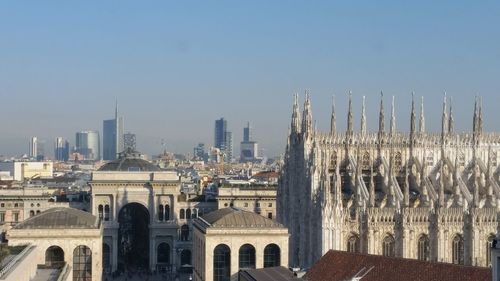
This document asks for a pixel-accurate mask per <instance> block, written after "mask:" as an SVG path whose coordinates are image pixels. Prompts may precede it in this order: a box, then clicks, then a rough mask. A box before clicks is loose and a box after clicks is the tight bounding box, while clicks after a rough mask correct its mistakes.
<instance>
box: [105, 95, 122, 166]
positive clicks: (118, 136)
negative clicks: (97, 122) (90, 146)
mask: <svg viewBox="0 0 500 281" xmlns="http://www.w3.org/2000/svg"><path fill="white" fill-rule="evenodd" d="M123 143H124V138H123V118H122V117H118V103H116V107H115V118H114V119H110V120H104V121H103V123H102V148H103V159H104V160H115V159H116V158H117V156H118V153H120V152H122V151H123V150H124V146H123Z"/></svg>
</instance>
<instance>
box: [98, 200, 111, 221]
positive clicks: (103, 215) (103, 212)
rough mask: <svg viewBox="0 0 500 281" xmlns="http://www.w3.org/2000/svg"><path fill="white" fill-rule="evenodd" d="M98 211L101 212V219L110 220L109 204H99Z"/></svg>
mask: <svg viewBox="0 0 500 281" xmlns="http://www.w3.org/2000/svg"><path fill="white" fill-rule="evenodd" d="M97 213H98V214H99V219H100V220H103V219H104V220H105V221H109V219H110V208H109V205H108V204H106V205H104V206H103V205H99V206H98V207H97Z"/></svg>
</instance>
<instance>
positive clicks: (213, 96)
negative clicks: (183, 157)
mask: <svg viewBox="0 0 500 281" xmlns="http://www.w3.org/2000/svg"><path fill="white" fill-rule="evenodd" d="M499 14H500V4H499V3H498V2H496V1H481V2H478V3H469V2H452V1H444V2H439V3H436V2H435V1H426V2H422V1H419V2H418V3H416V2H415V3H408V2H405V3H402V2H396V1H383V2H380V1H377V2H371V3H370V2H366V3H363V4H361V3H353V2H350V3H344V4H340V3H332V2H326V1H324V2H319V1H315V2H308V1H287V2H274V3H269V2H266V1H259V2H252V3H242V2H232V1H219V2H215V3H214V2H187V3H186V2H175V3H174V2H162V1H154V2H147V3H138V2H131V1H106V2H97V1H95V2H88V1H86V2H81V3H71V4H69V3H67V2H64V1H44V2H29V3H28V2H20V1H9V2H6V1H4V2H1V3H0V34H2V36H0V61H1V64H0V97H1V104H2V110H1V111H0V119H1V120H3V123H2V133H1V137H0V154H3V155H20V154H24V153H27V149H28V141H29V138H30V137H31V136H38V137H39V138H41V139H45V140H46V141H47V145H48V147H47V150H48V151H50V150H51V146H52V142H53V139H54V138H55V137H57V136H63V137H65V138H67V139H68V140H69V141H70V142H71V143H72V145H74V137H75V132H77V131H81V130H89V129H94V130H99V131H101V130H102V120H104V119H110V118H112V117H113V114H114V103H115V99H118V102H119V110H120V115H121V116H123V117H124V119H125V121H124V124H125V131H131V132H134V133H136V134H137V143H138V149H139V150H140V151H142V152H144V153H148V154H154V153H159V152H160V151H161V149H162V147H161V140H162V139H163V140H165V142H166V146H167V149H168V150H170V151H173V152H179V153H188V152H192V148H193V147H194V146H195V145H196V144H197V143H198V142H204V143H206V144H207V145H211V144H212V143H213V133H214V132H213V130H214V120H216V119H218V118H220V117H224V118H225V119H226V120H227V121H228V127H229V128H230V130H231V131H232V132H233V134H234V140H235V143H236V144H237V143H239V141H241V138H242V129H243V127H244V126H245V125H246V122H247V121H250V122H251V123H252V126H253V127H254V137H255V139H256V140H258V141H259V142H260V147H261V148H264V149H265V153H266V154H267V155H269V156H276V155H279V154H281V153H283V152H284V146H285V144H286V135H287V131H288V127H289V124H290V115H291V106H292V101H293V100H292V95H293V93H294V92H299V93H300V95H301V100H303V92H304V89H310V91H311V97H312V107H313V109H314V115H313V118H314V119H315V120H317V122H318V123H317V125H318V128H319V129H322V130H327V128H328V126H329V117H328V116H329V114H330V110H331V99H332V95H336V101H337V114H338V116H345V115H346V111H347V93H348V91H350V90H351V91H352V92H353V105H354V120H355V121H354V122H355V123H354V124H355V128H356V129H359V112H360V108H361V99H362V96H363V95H366V96H367V116H368V117H369V118H368V127H369V128H370V129H371V130H376V124H377V123H376V121H375V120H376V117H377V110H378V106H377V104H378V101H379V93H380V91H384V95H385V102H386V107H387V108H389V107H390V99H391V98H390V97H391V96H392V95H395V96H396V104H397V108H396V114H397V116H398V120H397V122H398V125H397V127H398V129H401V130H408V127H409V108H410V99H411V92H412V91H415V94H416V97H417V98H418V99H419V98H420V96H421V95H423V96H425V101H426V103H425V108H426V118H427V120H428V125H427V128H428V130H430V131H438V130H439V128H440V124H439V122H433V120H439V119H438V118H440V116H441V102H442V95H443V92H444V91H447V94H448V96H449V97H453V106H454V112H455V123H456V130H457V131H464V130H471V127H472V114H473V101H474V95H476V94H479V95H481V96H482V97H483V103H484V109H483V110H484V115H485V118H484V122H485V124H484V129H485V130H486V131H498V129H499V127H498V125H497V124H496V123H497V122H496V120H498V119H499V118H500V113H499V112H498V111H497V110H496V109H497V108H498V107H499V106H500V103H499V101H498V93H500V84H499V83H498V68H499V65H500V36H499V33H498V27H499V26H500V18H499V17H498V15H499ZM338 119H339V125H338V127H339V129H343V128H345V121H344V118H338Z"/></svg>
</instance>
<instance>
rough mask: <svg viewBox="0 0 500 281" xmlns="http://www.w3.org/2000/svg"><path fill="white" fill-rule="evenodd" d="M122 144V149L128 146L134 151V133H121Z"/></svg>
mask: <svg viewBox="0 0 500 281" xmlns="http://www.w3.org/2000/svg"><path fill="white" fill-rule="evenodd" d="M123 146H124V150H127V149H128V148H130V149H132V150H134V151H136V150H137V149H136V146H137V144H136V138H135V134H132V133H131V132H128V133H125V134H123Z"/></svg>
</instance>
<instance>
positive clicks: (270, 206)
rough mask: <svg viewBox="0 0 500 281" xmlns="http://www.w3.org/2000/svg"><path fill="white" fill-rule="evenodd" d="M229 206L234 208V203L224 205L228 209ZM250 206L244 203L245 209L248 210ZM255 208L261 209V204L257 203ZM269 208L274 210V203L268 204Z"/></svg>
mask: <svg viewBox="0 0 500 281" xmlns="http://www.w3.org/2000/svg"><path fill="white" fill-rule="evenodd" d="M228 206H230V207H233V206H234V203H232V202H231V203H224V207H228ZM248 206H249V205H248V202H243V207H245V208H248ZM255 207H256V208H260V202H257V203H255ZM267 207H268V208H272V207H273V203H267Z"/></svg>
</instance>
